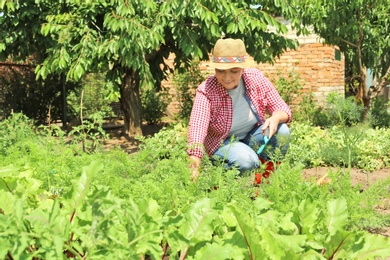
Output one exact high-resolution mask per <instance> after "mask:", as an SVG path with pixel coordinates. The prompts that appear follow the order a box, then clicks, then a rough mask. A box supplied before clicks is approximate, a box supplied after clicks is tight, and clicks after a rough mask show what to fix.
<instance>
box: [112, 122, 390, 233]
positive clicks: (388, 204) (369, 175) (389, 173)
mask: <svg viewBox="0 0 390 260" xmlns="http://www.w3.org/2000/svg"><path fill="white" fill-rule="evenodd" d="M167 124H168V123H160V124H157V125H146V124H145V125H143V126H142V132H143V135H144V136H153V135H154V134H155V133H158V132H159V131H160V130H161V129H162V128H163V127H164V126H166V125H167ZM121 126H123V124H115V125H113V124H110V125H109V126H106V130H107V132H108V133H109V134H110V139H109V140H106V141H105V147H106V149H111V148H113V147H117V146H120V147H121V148H122V149H123V150H125V151H126V152H128V153H129V154H131V153H135V152H138V151H139V143H140V142H139V141H138V140H137V139H136V138H132V137H125V136H123V135H122V134H121V130H122V128H121ZM330 170H331V171H333V172H336V171H337V170H338V169H337V168H333V167H316V168H311V169H304V170H303V176H304V178H305V179H307V180H313V181H317V182H319V181H320V179H321V178H322V177H324V176H325V175H326V173H327V172H328V171H330ZM350 175H351V183H352V185H353V186H356V185H360V187H361V191H362V192H363V191H364V190H366V189H367V188H368V187H370V186H371V185H373V183H375V182H377V181H380V180H385V179H387V178H389V177H390V168H384V169H379V170H375V171H373V172H365V171H363V170H361V169H354V168H352V169H351V173H350ZM328 181H329V178H327V177H326V176H325V178H322V183H326V182H328ZM389 193H390V187H389ZM389 197H390V196H387V198H384V199H382V201H381V203H380V205H378V207H377V210H378V211H379V212H381V213H382V214H390V199H389ZM373 232H374V231H373ZM375 232H376V233H378V232H379V233H380V234H382V235H384V236H386V237H390V227H387V228H386V229H383V230H380V231H375Z"/></svg>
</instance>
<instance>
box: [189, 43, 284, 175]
mask: <svg viewBox="0 0 390 260" xmlns="http://www.w3.org/2000/svg"><path fill="white" fill-rule="evenodd" d="M252 65H254V61H253V60H252V59H249V58H248V54H247V53H246V49H245V45H244V42H243V41H242V40H239V39H220V40H218V41H217V42H216V44H215V46H214V50H213V55H212V60H211V63H210V66H211V67H213V68H215V75H213V76H210V77H209V78H207V79H206V80H205V81H204V82H203V83H202V84H200V85H199V87H198V89H197V92H196V96H195V101H194V105H193V108H192V111H191V117H190V122H189V129H188V150H187V153H188V155H189V158H190V160H191V165H190V166H191V168H192V177H193V179H194V180H196V179H197V177H198V175H199V166H200V163H201V159H202V158H203V156H204V155H205V154H207V155H208V156H210V157H212V158H221V159H222V160H223V161H224V162H225V164H226V167H236V168H237V169H238V170H239V171H240V172H243V171H247V170H252V169H255V168H258V167H259V166H260V160H259V156H260V157H261V158H263V159H264V160H269V159H270V158H269V156H268V155H267V154H265V153H264V152H262V153H260V155H258V154H257V153H256V151H255V150H254V149H257V148H258V147H259V146H261V145H262V144H264V135H265V131H266V132H267V133H268V137H269V142H268V144H267V146H270V147H272V148H273V149H276V148H277V147H280V148H281V149H280V150H281V152H282V155H283V156H284V155H285V154H286V152H287V149H288V142H285V143H283V144H281V143H280V140H281V138H280V137H281V136H285V137H288V136H289V135H290V131H289V128H288V126H287V125H286V123H287V122H289V121H290V120H291V110H290V108H289V106H288V105H287V104H286V103H285V102H284V101H283V99H282V98H281V97H280V95H279V93H278V92H277V90H276V89H275V87H274V86H273V85H272V83H271V82H270V81H269V80H268V79H267V78H266V77H265V76H264V75H263V73H262V72H261V71H259V70H257V69H253V68H250V67H251V66H252ZM266 112H268V113H269V115H270V117H268V118H267V119H266V118H265V117H266ZM275 134H278V136H277V137H276V136H275ZM286 139H288V138H286Z"/></svg>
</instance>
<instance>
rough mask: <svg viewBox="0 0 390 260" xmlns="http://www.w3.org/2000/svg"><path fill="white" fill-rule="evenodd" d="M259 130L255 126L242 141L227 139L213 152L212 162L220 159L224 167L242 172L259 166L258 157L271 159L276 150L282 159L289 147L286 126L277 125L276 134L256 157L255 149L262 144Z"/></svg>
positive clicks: (262, 137) (288, 132) (262, 138)
mask: <svg viewBox="0 0 390 260" xmlns="http://www.w3.org/2000/svg"><path fill="white" fill-rule="evenodd" d="M261 128H262V126H259V127H257V126H256V127H255V128H253V129H252V130H251V131H250V132H249V133H248V134H247V135H246V137H245V138H244V139H242V140H234V139H231V138H227V139H226V140H225V141H224V142H223V144H222V145H221V146H220V147H219V148H218V149H217V151H215V153H214V154H213V156H212V160H213V161H214V162H217V161H220V160H221V159H222V162H223V164H224V167H226V168H233V167H235V168H237V169H238V170H239V171H240V172H244V171H248V170H252V169H256V168H258V167H259V166H260V161H259V156H260V157H261V158H263V159H264V160H266V161H268V160H270V159H271V158H270V156H271V157H272V154H273V152H275V150H276V149H277V148H279V149H280V153H281V155H282V156H283V157H284V156H285V155H286V153H287V150H288V147H289V137H290V129H289V128H288V126H287V125H286V124H285V123H282V124H279V125H278V129H277V131H276V134H275V135H273V136H272V137H271V139H270V140H269V141H268V144H267V146H266V149H264V150H263V152H262V153H261V154H260V155H258V154H257V153H256V152H257V149H259V147H260V146H261V145H262V144H264V136H263V135H262V131H261ZM254 149H256V151H255V150H254Z"/></svg>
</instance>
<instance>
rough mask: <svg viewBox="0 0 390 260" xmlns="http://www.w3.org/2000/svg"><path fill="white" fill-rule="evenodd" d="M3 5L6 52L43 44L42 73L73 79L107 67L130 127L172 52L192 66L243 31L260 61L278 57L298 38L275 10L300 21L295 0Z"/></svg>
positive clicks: (0, 52)
mask: <svg viewBox="0 0 390 260" xmlns="http://www.w3.org/2000/svg"><path fill="white" fill-rule="evenodd" d="M0 6H1V7H4V9H2V15H1V16H0V26H1V28H3V29H4V30H3V31H2V33H0V56H1V57H8V56H10V55H12V56H14V57H16V56H19V55H20V57H19V58H20V59H22V60H24V58H25V57H26V56H28V55H31V54H34V53H37V52H38V51H39V58H40V59H39V63H38V65H37V67H36V70H35V73H36V75H37V77H38V78H46V77H48V75H51V74H57V75H60V74H63V75H65V76H66V80H67V81H71V80H74V81H79V80H82V79H83V77H84V76H85V75H87V74H89V73H95V72H103V73H106V77H107V79H108V80H109V81H111V82H112V83H113V84H115V86H116V87H119V89H120V95H121V99H122V100H123V102H122V103H123V104H125V105H124V107H123V109H124V111H125V112H126V113H125V117H130V116H131V115H134V116H133V117H132V118H126V120H125V122H128V124H129V125H128V126H126V127H128V128H130V127H132V125H130V122H133V123H134V124H133V125H136V126H138V127H139V128H140V126H141V123H142V122H141V117H140V115H141V105H140V104H139V103H138V102H128V99H129V98H130V97H131V96H133V95H134V96H136V97H139V91H140V86H141V84H153V86H155V87H157V89H158V88H159V87H160V86H161V82H162V80H164V79H165V78H166V77H167V76H168V74H169V72H170V71H171V68H170V66H169V65H170V64H168V62H167V58H168V56H169V54H171V53H173V54H174V55H175V60H174V63H175V64H174V65H175V67H181V65H184V66H185V67H188V66H189V65H190V64H191V60H193V59H200V60H207V59H208V58H209V56H208V54H209V53H210V51H211V49H212V46H213V44H214V43H215V42H216V40H217V39H220V38H221V36H222V34H225V36H226V37H234V38H242V39H243V40H244V41H245V43H246V46H247V50H248V53H249V54H250V55H252V56H253V57H254V58H255V60H256V61H258V62H265V61H269V62H272V60H273V59H274V57H275V56H279V55H281V54H282V53H283V52H284V51H285V50H287V49H293V48H296V47H297V45H298V42H297V41H296V40H294V39H289V38H285V37H284V34H285V33H286V31H287V28H286V26H285V25H284V24H282V23H281V22H279V21H278V20H277V19H275V18H274V17H273V16H272V14H273V13H278V14H281V15H283V16H285V17H287V18H291V21H292V24H293V26H294V27H300V22H299V19H297V17H296V16H294V15H295V14H296V10H295V8H293V2H291V3H287V2H283V1H269V2H267V4H266V5H264V6H263V5H256V6H254V5H250V4H248V1H245V0H239V1H236V2H235V3H234V4H231V3H230V2H229V1H227V0H223V1H204V0H196V1H181V0H174V1H155V0H144V1H138V0H131V1H127V0H126V1H125V0H115V1H103V0H100V1H79V0H68V1H65V2H61V1H60V2H58V1H57V2H53V1H48V0H27V1H23V2H14V1H12V2H10V1H7V0H0ZM268 26H270V27H273V28H274V30H273V31H272V32H271V31H269V30H267V27H268ZM248 32H250V33H248ZM20 43H23V44H20ZM132 130H133V131H134V132H135V129H132Z"/></svg>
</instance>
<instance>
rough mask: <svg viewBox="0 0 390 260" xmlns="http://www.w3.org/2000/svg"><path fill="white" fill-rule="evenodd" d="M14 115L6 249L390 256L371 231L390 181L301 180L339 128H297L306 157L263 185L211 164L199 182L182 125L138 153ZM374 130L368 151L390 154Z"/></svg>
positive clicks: (2, 183) (4, 187) (4, 158)
mask: <svg viewBox="0 0 390 260" xmlns="http://www.w3.org/2000/svg"><path fill="white" fill-rule="evenodd" d="M13 120H14V121H13V122H11V121H7V122H8V123H7V124H9V125H10V126H13V129H14V130H15V131H16V132H17V136H19V137H20V138H19V139H17V140H16V139H15V140H14V141H13V142H12V143H10V145H9V146H7V147H6V148H5V151H6V155H2V154H0V177H1V179H0V198H1V199H0V212H1V213H0V243H1V245H2V246H1V248H0V258H4V259H7V258H11V257H12V258H13V259H16V258H23V259H33V258H35V259H36V258H38V259H39V258H42V259H48V258H56V259H58V258H59V259H62V258H74V257H76V258H86V257H89V258H144V259H146V258H152V259H157V258H161V257H169V258H172V259H178V255H179V254H180V256H181V257H182V258H188V259H190V258H191V259H226V258H229V257H234V259H259V258H265V259H267V258H269V259H274V258H275V259H284V258H286V259H302V258H307V257H313V258H318V259H322V258H330V257H331V256H334V257H336V258H346V259H355V258H367V259H372V258H375V257H376V256H381V257H383V256H390V252H389V248H390V244H389V243H390V241H389V239H388V238H385V237H383V236H378V235H372V234H369V233H368V232H366V231H362V229H372V228H375V229H380V228H381V227H383V226H386V225H387V226H388V225H389V218H388V216H385V215H380V214H378V213H376V211H375V207H376V205H378V203H379V202H378V201H379V198H381V197H386V196H388V194H387V193H386V191H387V190H386V187H388V185H389V184H388V181H384V182H383V183H377V184H376V185H373V186H372V187H370V188H369V189H367V190H365V191H364V192H363V193H361V192H359V187H356V188H351V183H350V179H349V178H348V177H349V175H348V173H347V172H345V171H337V172H335V173H330V176H331V177H332V180H333V181H332V182H331V184H328V185H325V186H319V185H316V184H314V183H313V182H311V181H304V180H303V179H302V176H301V171H302V165H301V164H300V162H299V161H300V160H298V158H301V160H303V159H304V157H305V156H307V155H311V156H312V157H311V158H314V159H315V157H314V156H315V155H316V153H315V151H317V150H316V147H317V146H316V145H319V144H320V143H321V142H324V143H326V141H327V140H330V141H332V139H335V138H333V136H332V138H330V137H327V135H328V134H329V135H332V134H333V132H332V133H328V132H327V131H334V133H335V134H337V133H339V132H337V131H336V130H337V129H332V128H330V129H320V128H318V127H317V128H314V127H312V126H309V125H307V124H306V125H305V124H302V125H294V127H293V128H292V130H293V135H294V138H293V139H292V143H291V148H290V151H291V152H292V153H295V154H294V156H296V157H294V158H293V159H294V160H291V161H290V159H287V160H286V161H285V162H284V163H283V164H281V165H280V166H279V167H278V168H277V170H276V172H275V173H274V174H272V175H271V177H270V179H269V184H266V183H263V184H261V185H259V186H256V187H255V186H253V176H251V175H250V174H251V173H246V174H243V175H241V176H240V175H239V174H238V172H237V171H235V170H229V171H226V170H225V169H223V167H219V166H215V165H212V164H211V163H208V162H206V161H204V162H203V165H202V173H201V175H200V177H199V179H198V181H197V182H195V183H194V182H192V181H191V178H190V169H189V168H188V161H187V155H186V153H185V148H186V129H185V128H183V127H182V126H181V125H175V126H172V127H171V128H166V129H163V130H162V131H160V132H159V133H157V134H156V135H155V136H154V137H152V138H146V137H142V138H140V141H141V142H142V145H141V147H140V148H141V150H140V151H139V152H138V153H136V154H133V155H128V154H126V153H125V152H123V151H121V150H120V149H114V150H111V151H103V150H99V149H98V150H96V151H95V152H94V153H90V154H87V153H80V152H79V150H78V149H76V148H75V146H73V145H70V144H68V143H66V142H64V140H63V137H64V135H63V133H61V132H60V130H59V129H56V128H53V129H48V128H44V129H45V131H44V132H42V133H40V135H36V136H34V134H24V135H23V134H22V133H27V132H28V131H27V129H28V128H29V127H30V124H28V123H23V122H26V120H27V118H26V117H23V116H21V117H20V118H19V117H18V118H16V119H13ZM27 121H28V120H27ZM16 122H18V123H16ZM1 129H3V125H2V128H1ZM10 129H12V127H10ZM369 130H370V131H369V132H368V133H369V134H370V135H371V136H370V137H369V138H367V137H366V136H365V135H364V136H363V137H362V139H361V140H365V142H369V143H366V145H367V146H368V147H367V150H365V151H366V152H368V151H371V156H373V157H375V158H378V157H379V154H376V149H375V148H376V147H381V149H382V150H381V151H380V152H381V154H383V155H384V154H386V153H387V154H388V153H389V147H390V144H389V143H390V142H389V141H388V140H390V132H389V131H388V129H381V130H380V132H378V134H376V133H377V132H376V131H377V130H374V129H369ZM30 131H31V133H32V132H33V131H32V130H30ZM302 132H304V133H305V135H301V133H302ZM363 132H366V131H363ZM4 134H6V135H11V134H12V132H4ZM54 134H55V135H56V136H55V137H53V135H54ZM57 136H59V137H60V138H58V137H57ZM324 138H325V139H324ZM8 139H10V138H5V140H8ZM323 139H324V140H323ZM308 140H311V141H312V142H311V143H309V142H307V141H308ZM335 141H336V143H337V142H339V140H335ZM359 141H360V139H359ZM371 141H372V142H371ZM386 143H387V148H386V147H385V144H386ZM378 144H380V145H381V146H378ZM371 146H372V147H373V148H374V149H371V148H370V147H371ZM386 149H387V150H386ZM290 151H289V153H290ZM303 151H306V153H305V154H304V153H303ZM313 151H314V152H313ZM298 152H301V153H300V154H298ZM317 156H318V154H317ZM289 158H292V157H289ZM11 162H12V164H13V165H10V164H11ZM256 191H257V192H258V196H257V197H255V198H254V194H255V193H256ZM168 248H169V250H167V249H168Z"/></svg>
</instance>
